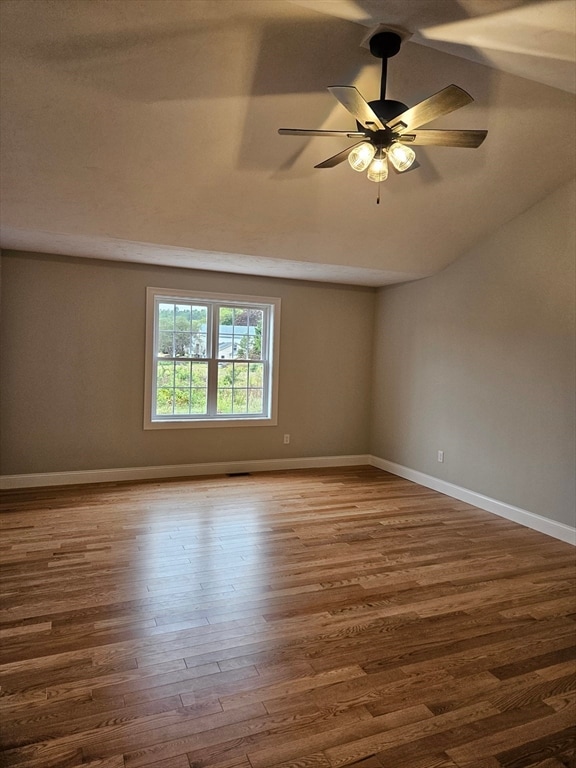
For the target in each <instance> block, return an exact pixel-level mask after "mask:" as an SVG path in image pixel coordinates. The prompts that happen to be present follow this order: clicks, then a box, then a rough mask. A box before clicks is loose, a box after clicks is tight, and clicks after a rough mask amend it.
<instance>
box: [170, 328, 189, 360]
mask: <svg viewBox="0 0 576 768" xmlns="http://www.w3.org/2000/svg"><path fill="white" fill-rule="evenodd" d="M190 347H191V336H190V334H189V333H175V334H174V357H191V355H190Z"/></svg>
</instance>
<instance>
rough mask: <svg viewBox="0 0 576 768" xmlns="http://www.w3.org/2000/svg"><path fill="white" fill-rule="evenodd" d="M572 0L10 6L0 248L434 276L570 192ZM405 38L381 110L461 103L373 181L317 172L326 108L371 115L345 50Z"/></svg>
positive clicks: (222, 266)
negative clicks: (375, 31)
mask: <svg viewBox="0 0 576 768" xmlns="http://www.w3.org/2000/svg"><path fill="white" fill-rule="evenodd" d="M575 9H576V4H575V3H574V2H573V0H548V1H547V2H546V1H540V2H518V1H517V0H442V2H440V1H439V0H410V2H406V0H218V2H214V1H213V0H163V1H162V2H157V0H115V1H114V2H107V0H92V1H91V2H90V3H87V2H84V0H11V2H10V3H2V4H0V13H1V15H2V19H1V26H0V30H1V33H2V62H1V76H2V89H1V97H2V109H1V117H2V126H1V133H0V143H1V146H0V149H1V153H2V155H1V168H2V201H3V202H2V209H1V224H2V231H1V240H0V243H1V245H2V247H4V248H17V249H20V250H34V251H44V252H48V253H64V254H70V255H77V256H94V257H98V258H105V259H117V260H124V261H140V262H145V263H154V264H166V265H172V266H181V267H194V268H201V269H212V270H217V271H227V272H241V273H244V274H259V275H275V276H281V277H292V278H302V279H308V280H328V281H334V282H343V283H357V284H364V285H384V284H386V283H391V282H398V281H402V280H410V279H415V278H418V277H422V276H425V275H429V274H433V273H434V272H436V271H438V270H440V269H442V268H444V267H445V266H447V265H448V264H449V263H451V262H452V261H454V260H455V259H456V258H458V256H459V255H461V254H462V253H463V252H464V251H466V250H467V249H468V248H470V247H471V246H473V245H474V243H476V242H478V241H479V240H480V239H482V238H483V237H486V236H487V235H489V234H490V233H491V232H493V231H494V230H495V229H496V228H498V227H499V226H501V225H502V224H503V223H505V222H506V221H508V220H509V219H511V218H512V217H514V216H516V215H518V214H519V213H521V212H522V211H523V210H526V209H527V208H528V207H530V206H531V205H534V204H535V203H536V202H538V201H539V200H540V199H542V198H543V197H544V196H546V195H547V194H549V193H550V192H552V191H553V190H554V189H555V188H556V187H558V186H560V185H561V184H563V183H565V182H566V181H567V180H568V179H570V178H571V177H572V176H573V175H574V164H575V145H576V142H575V140H574V139H575V130H574V129H575V125H574V122H575V120H574V115H575V110H574V106H575V105H574V96H573V93H574V90H575V87H574V81H575V71H576V70H575V51H576V45H575V39H576V35H575V27H576V22H575ZM381 23H385V24H390V25H394V26H400V27H402V28H404V29H406V30H408V31H409V33H410V37H409V40H408V41H407V42H405V43H404V45H403V47H402V50H401V51H400V53H399V54H398V55H397V56H396V57H395V58H393V59H391V61H390V62H389V78H388V83H389V88H388V95H389V97H390V98H396V99H398V100H401V101H403V102H404V103H407V104H409V105H412V104H415V103H417V102H418V101H420V100H422V99H423V98H426V97H427V96H429V95H431V94H432V93H435V92H436V91H438V90H440V89H441V88H443V87H444V86H446V85H448V84H450V83H456V84H457V85H459V86H461V87H462V88H464V89H465V90H467V91H468V92H469V93H471V95H472V96H473V97H474V100H475V101H474V103H473V104H471V105H469V106H467V107H466V108H464V109H462V110H459V111H457V112H455V113H453V114H451V115H449V116H446V117H444V118H441V119H439V120H437V121H436V122H435V123H434V124H433V126H431V127H435V128H443V127H444V128H486V129H488V137H487V139H486V141H485V142H484V144H483V145H482V146H481V147H480V148H478V149H475V150H462V149H453V148H443V147H420V148H418V150H417V154H418V160H419V162H420V168H419V169H417V170H415V171H411V172H410V173H408V174H404V175H401V176H393V177H391V178H389V179H388V181H387V182H386V183H385V184H383V185H382V203H381V205H379V206H378V205H376V204H375V200H376V185H374V184H371V183H370V182H368V181H367V180H366V178H365V176H364V175H361V174H356V173H354V172H353V171H352V170H351V169H350V168H349V166H348V164H346V163H344V164H342V165H340V166H337V167H335V168H332V169H325V170H314V168H313V166H314V165H315V164H316V163H318V162H319V161H321V160H323V159H324V158H326V157H328V156H330V155H332V154H335V153H336V152H338V151H340V150H341V149H343V148H344V147H345V146H347V144H346V143H344V142H345V141H347V140H344V142H343V141H342V140H341V139H339V138H324V137H322V138H314V139H311V140H310V139H305V138H301V137H291V136H278V134H277V129H278V128H279V127H298V128H336V129H348V128H350V129H353V128H354V125H353V120H352V118H351V117H350V116H349V115H348V113H347V112H346V111H345V110H344V109H343V108H342V107H341V106H340V105H339V104H338V103H336V102H335V101H334V99H333V98H332V97H331V96H330V94H329V93H328V92H327V90H326V87H327V86H329V85H347V84H350V85H352V84H354V85H356V86H357V87H358V88H359V90H360V91H361V92H362V93H363V94H364V95H365V97H366V98H367V99H368V100H370V99H373V98H377V96H378V89H379V62H377V61H376V60H375V59H373V57H371V56H370V53H369V51H367V50H366V48H365V47H362V46H361V42H362V40H363V39H364V38H365V37H366V34H367V33H368V30H369V29H371V28H373V27H375V26H377V25H378V24H381Z"/></svg>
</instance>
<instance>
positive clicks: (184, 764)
mask: <svg viewBox="0 0 576 768" xmlns="http://www.w3.org/2000/svg"><path fill="white" fill-rule="evenodd" d="M0 511H1V513H2V514H0V532H1V533H0V643H1V644H0V684H1V686H2V687H1V691H0V764H2V765H5V766H16V767H17V766H22V768H56V767H57V766H58V768H66V766H71V767H74V766H88V767H89V768H120V766H122V768H126V767H127V766H129V767H130V768H139V767H140V766H148V768H337V767H338V766H350V768H352V766H355V767H356V768H383V767H385V768H567V766H570V763H571V762H574V759H576V758H574V754H573V753H574V751H575V749H576V741H575V734H574V726H575V725H576V714H575V712H576V699H575V696H576V649H575V645H576V599H575V596H576V588H575V584H576V562H575V558H574V549H573V548H571V547H570V546H569V545H567V544H564V543H562V542H559V541H556V540H554V539H551V538H549V537H547V536H544V535H542V534H539V533H536V532H535V531H531V530H528V529H526V528H522V527H521V526H519V525H516V524H514V523H512V522H510V521H508V520H504V519H502V518H498V517H495V516H493V515H490V514H489V513H487V512H485V511H483V510H479V509H476V508H474V507H473V506H471V505H469V504H466V503H464V502H459V501H456V500H454V499H450V498H448V497H446V496H443V495H441V494H438V493H436V492H434V491H432V490H430V489H427V488H422V487H420V486H418V485H415V484H414V483H411V482H409V481H407V480H403V479H401V478H398V477H395V476H393V475H390V474H388V473H386V472H382V471H380V470H377V469H374V468H371V467H347V468H331V469H322V470H298V471H279V472H267V473H261V474H255V475H247V476H241V477H199V478H192V479H176V480H167V481H162V482H145V483H110V484H102V485H94V486H77V487H73V486H69V487H63V488H39V489H30V490H14V491H6V492H3V493H2V494H0ZM570 768H576V766H574V765H572V766H570Z"/></svg>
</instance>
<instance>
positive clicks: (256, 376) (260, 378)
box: [248, 363, 264, 387]
mask: <svg viewBox="0 0 576 768" xmlns="http://www.w3.org/2000/svg"><path fill="white" fill-rule="evenodd" d="M249 376H250V378H249V381H248V384H249V386H251V387H262V385H263V383H264V365H263V364H262V363H250V374H249Z"/></svg>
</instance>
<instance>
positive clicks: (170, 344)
mask: <svg viewBox="0 0 576 768" xmlns="http://www.w3.org/2000/svg"><path fill="white" fill-rule="evenodd" d="M158 357H174V334H173V333H172V331H160V334H159V337H158Z"/></svg>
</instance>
